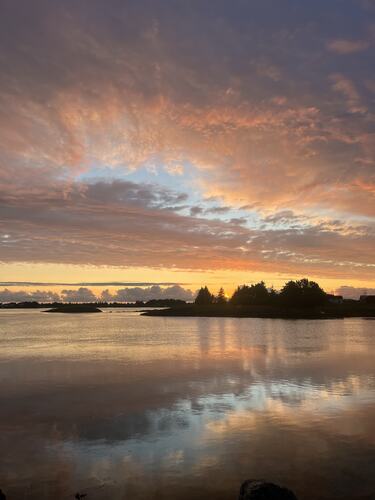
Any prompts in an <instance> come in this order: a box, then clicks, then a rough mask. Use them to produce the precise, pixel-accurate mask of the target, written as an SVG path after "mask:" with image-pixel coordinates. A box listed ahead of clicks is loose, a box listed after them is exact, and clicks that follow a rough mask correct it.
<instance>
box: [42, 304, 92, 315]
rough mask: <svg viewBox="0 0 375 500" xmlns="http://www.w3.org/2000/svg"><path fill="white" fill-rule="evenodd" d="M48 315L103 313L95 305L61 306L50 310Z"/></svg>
mask: <svg viewBox="0 0 375 500" xmlns="http://www.w3.org/2000/svg"><path fill="white" fill-rule="evenodd" d="M45 312H48V313H67V314H74V313H100V312H102V311H101V310H100V309H99V308H98V307H97V306H96V305H95V304H61V305H59V306H58V307H53V308H52V309H48V310H47V311H45Z"/></svg>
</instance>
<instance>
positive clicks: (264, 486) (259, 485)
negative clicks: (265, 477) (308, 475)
mask: <svg viewBox="0 0 375 500" xmlns="http://www.w3.org/2000/svg"><path fill="white" fill-rule="evenodd" d="M238 500H297V497H296V496H295V494H294V493H293V492H292V491H290V490H288V489H287V488H282V487H281V486H277V484H273V483H267V482H264V481H257V480H251V479H248V480H247V481H245V482H244V483H242V485H241V488H240V495H239V497H238Z"/></svg>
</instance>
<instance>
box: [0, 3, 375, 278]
mask: <svg viewBox="0 0 375 500" xmlns="http://www.w3.org/2000/svg"><path fill="white" fill-rule="evenodd" d="M166 2H167V3H165V1H164V0H163V2H161V1H159V0H154V1H152V2H151V1H149V0H140V1H139V2H137V4H134V5H132V6H131V7H130V6H126V7H125V6H124V5H121V3H120V2H118V1H117V0H108V2H107V3H106V9H105V10H103V8H102V5H101V2H99V0H92V2H90V6H88V5H87V4H86V3H81V2H73V1H72V0H68V1H66V2H60V3H59V2H52V3H49V2H45V1H42V0H37V1H36V2H33V5H32V6H31V5H30V2H26V1H24V0H15V1H14V2H5V4H4V10H3V16H2V18H1V21H0V23H1V25H0V28H1V29H0V42H1V43H0V47H1V48H0V61H1V76H0V110H1V111H0V151H1V153H0V208H1V213H2V219H1V230H2V234H3V236H1V235H0V244H1V250H2V252H1V255H2V260H3V262H17V261H23V262H57V261H58V262H69V263H78V264H94V265H108V264H114V265H118V266H122V267H129V266H152V267H172V268H177V267H179V268H184V269H208V268H209V269H224V268H226V269H247V270H264V271H270V270H271V271H272V272H275V271H276V270H277V271H280V272H290V271H294V272H295V273H299V272H300V271H301V272H303V273H304V274H305V272H307V271H308V272H310V271H311V272H312V271H313V272H318V273H321V274H322V275H325V276H328V275H334V276H346V275H350V276H351V277H358V276H362V277H365V276H368V275H369V273H372V272H373V267H372V266H373V264H374V259H373V257H372V256H371V252H370V248H371V245H372V244H373V237H374V236H373V230H374V193H375V177H374V175H375V174H374V172H375V170H374V168H373V167H374V157H375V150H374V143H375V141H374V135H373V131H372V123H373V119H374V114H373V108H372V106H371V98H372V97H371V90H370V89H371V82H372V81H373V80H374V77H373V70H372V64H371V62H372V61H371V54H370V51H369V50H367V51H366V50H364V48H365V43H366V42H361V40H362V39H363V32H364V31H365V32H366V33H370V32H371V26H370V21H369V20H368V13H367V14H366V13H364V11H363V10H362V9H361V7H360V6H359V5H355V4H354V3H352V2H349V3H347V4H346V5H345V6H344V7H343V6H341V3H340V9H338V8H337V3H336V2H333V3H327V2H324V1H323V0H317V2H318V3H317V7H316V9H313V10H310V9H308V7H307V4H306V2H300V3H299V4H298V5H295V2H289V0H288V1H287V6H284V7H283V8H281V7H280V5H279V3H278V2H276V1H272V0H269V1H267V2H251V3H246V2H244V3H239V4H236V5H235V6H232V5H231V6H229V4H228V2H225V1H219V2H217V5H216V10H215V16H214V17H212V12H210V11H209V10H207V9H206V8H205V6H204V5H203V4H202V3H200V2H193V4H189V5H188V4H184V3H183V2H181V5H179V8H178V9H177V8H176V5H175V3H174V2H169V0H166ZM166 5H167V7H166ZM288 5H289V6H290V7H293V8H292V9H291V8H288ZM314 5H315V4H314ZM306 9H308V16H307V10H306ZM291 10H292V11H293V15H290V12H291ZM321 12H324V18H325V19H326V22H325V23H322V22H321ZM307 18H308V19H309V22H307V21H306V19H307ZM25 19H28V22H27V23H25V22H24V20H25ZM348 19H350V20H351V22H350V30H349V28H348V26H347V20H348ZM326 40H330V42H328V49H329V50H326V47H325V41H326ZM361 44H362V45H361ZM361 47H362V48H363V51H362V52H361V53H360V56H359V54H358V56H357V57H352V58H351V57H348V58H345V66H343V62H342V58H341V57H339V56H340V54H342V53H344V52H345V51H346V53H348V52H350V51H351V52H352V53H354V51H355V50H358V51H359V49H360V48H361ZM340 51H341V52H340ZM338 52H339V54H338ZM359 57H360V59H359ZM182 166H183V168H182ZM101 169H106V170H105V172H106V173H105V174H103V173H101V172H102V171H103V170H101ZM108 171H110V172H111V175H110V176H108ZM152 172H153V173H152ZM166 172H167V173H169V174H172V175H169V176H167V175H165V173H166ZM159 173H164V175H159ZM131 176H132V177H131ZM137 176H138V177H137ZM109 177H111V178H115V180H113V182H112V181H111V182H109V181H108V178H109ZM165 178H167V181H166V180H165ZM83 179H85V180H83ZM87 179H90V181H88V180H87ZM139 179H142V182H141V181H140V180H139ZM145 179H147V182H145ZM163 179H164V180H163ZM162 182H165V183H166V184H167V185H164V186H163V185H161V183H162ZM210 196H213V197H218V199H220V203H221V205H220V204H219V203H218V205H217V206H215V207H212V208H211V209H210V208H208V210H209V211H210V210H211V213H215V216H217V220H215V221H209V220H207V217H206V216H207V215H209V213H210V212H209V211H207V202H206V200H207V198H208V197H210ZM226 207H228V212H229V210H230V209H232V208H233V209H237V208H240V207H247V208H246V209H245V210H247V211H248V212H249V214H248V215H249V216H248V217H247V215H244V214H239V215H238V217H237V214H233V217H232V213H231V220H230V221H229V222H225V220H220V217H221V216H222V218H223V219H225V215H227V214H226ZM189 211H190V216H187V215H186V213H189ZM288 212H290V213H293V214H294V215H293V216H283V217H282V218H281V219H282V220H281V219H280V216H276V214H280V213H288ZM244 217H245V218H246V220H247V227H243V226H244V225H245V224H244V223H242V220H244ZM263 219H266V220H265V221H263ZM322 220H324V224H322V223H321V221H322ZM337 220H338V221H340V224H339V225H337V224H335V221H337ZM349 220H351V221H353V224H351V223H350V222H349ZM261 225H262V226H261ZM348 226H356V227H357V228H358V227H359V226H362V229H361V231H360V234H359V233H358V231H357V229H356V231H357V233H356V234H355V231H353V230H351V229H349V228H348ZM363 227H365V229H363ZM4 235H7V237H5V236H4Z"/></svg>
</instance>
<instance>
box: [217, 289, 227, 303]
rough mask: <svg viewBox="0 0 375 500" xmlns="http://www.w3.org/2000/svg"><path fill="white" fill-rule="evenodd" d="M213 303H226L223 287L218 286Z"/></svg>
mask: <svg viewBox="0 0 375 500" xmlns="http://www.w3.org/2000/svg"><path fill="white" fill-rule="evenodd" d="M215 303H216V304H226V303H227V299H226V297H225V292H224V288H223V287H221V288H220V290H219V293H218V294H217V296H216V297H215Z"/></svg>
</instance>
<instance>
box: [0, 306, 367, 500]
mask: <svg viewBox="0 0 375 500" xmlns="http://www.w3.org/2000/svg"><path fill="white" fill-rule="evenodd" d="M374 352H375V322H374V321H370V320H362V319H346V320H330V321H305V320H299V321H285V320H267V319H233V318H220V319H217V318H157V317H155V318H152V317H141V316H139V315H138V313H137V312H134V311H130V310H123V311H121V310H113V311H112V312H111V311H109V310H106V311H105V312H104V313H103V314H93V315H90V314H88V315H64V314H53V315H52V314H45V313H42V312H41V311H11V310H9V311H1V312H0V450H1V454H0V488H2V489H3V490H4V491H5V492H6V493H7V495H8V498H10V499H17V500H18V499H65V498H66V499H68V498H73V496H74V494H75V493H76V492H77V491H80V492H86V493H88V497H87V498H88V500H90V499H113V500H117V499H129V500H130V499H131V500H133V499H134V500H137V499H142V500H145V499H158V500H163V499H165V500H172V499H177V498H178V499H179V500H187V499H192V498H194V499H198V500H200V499H212V500H214V499H215V500H224V499H228V500H229V499H233V500H235V499H236V498H237V494H238V489H239V486H240V484H241V482H242V481H243V480H244V479H246V478H267V479H269V480H272V481H275V482H279V483H282V484H285V485H286V486H288V487H290V488H292V489H293V490H294V491H295V492H296V493H297V494H298V496H299V497H300V499H301V500H302V499H307V500H312V499H317V498H319V499H362V500H363V499H370V498H372V499H373V498H375V477H374V465H375V373H374V371H375V370H374Z"/></svg>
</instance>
